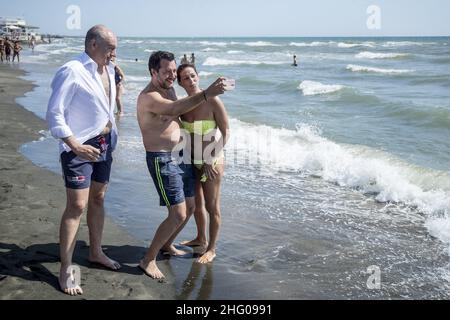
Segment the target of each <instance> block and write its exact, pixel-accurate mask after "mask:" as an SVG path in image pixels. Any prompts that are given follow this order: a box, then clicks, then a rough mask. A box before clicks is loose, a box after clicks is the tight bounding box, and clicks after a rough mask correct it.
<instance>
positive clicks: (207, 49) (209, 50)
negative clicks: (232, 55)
mask: <svg viewBox="0 0 450 320" xmlns="http://www.w3.org/2000/svg"><path fill="white" fill-rule="evenodd" d="M202 51H203V52H212V51H219V49H217V48H210V47H208V48H205V49H202Z"/></svg>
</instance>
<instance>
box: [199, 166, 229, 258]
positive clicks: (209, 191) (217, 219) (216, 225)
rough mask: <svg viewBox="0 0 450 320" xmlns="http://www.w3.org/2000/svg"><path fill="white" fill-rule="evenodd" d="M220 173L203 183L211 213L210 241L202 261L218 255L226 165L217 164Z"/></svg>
mask: <svg viewBox="0 0 450 320" xmlns="http://www.w3.org/2000/svg"><path fill="white" fill-rule="evenodd" d="M215 168H216V170H217V171H218V173H219V174H218V175H217V177H216V178H215V179H214V180H211V179H208V180H206V182H204V183H203V194H204V198H205V207H206V210H207V211H208V213H209V243H208V247H207V249H206V252H205V253H204V254H203V255H202V256H201V257H200V258H199V259H198V262H200V263H208V262H211V261H213V259H214V258H215V256H216V243H217V239H218V237H219V231H220V224H221V212H220V186H221V183H222V177H223V172H224V165H223V164H218V165H216V167H215Z"/></svg>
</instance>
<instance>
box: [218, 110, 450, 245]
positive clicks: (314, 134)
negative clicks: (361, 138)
mask: <svg viewBox="0 0 450 320" xmlns="http://www.w3.org/2000/svg"><path fill="white" fill-rule="evenodd" d="M230 127H231V128H232V130H233V135H232V137H231V139H230V142H229V143H228V145H227V163H228V164H229V165H236V164H240V163H243V164H246V163H258V164H260V165H261V166H262V169H264V170H262V174H269V175H273V176H277V174H278V173H277V172H280V171H282V172H291V173H292V174H297V173H299V172H300V173H302V174H309V175H313V176H316V177H321V178H322V179H324V180H325V181H329V182H331V183H333V184H338V185H340V186H343V187H348V188H354V189H356V190H359V191H360V192H362V193H363V194H371V195H374V196H375V198H376V200H377V201H379V202H382V203H386V202H394V203H402V204H404V205H407V206H409V207H410V208H413V209H415V210H416V209H417V210H418V211H420V212H422V213H423V214H424V215H425V220H426V226H427V228H428V229H429V230H430V233H431V234H432V235H434V236H436V237H438V238H439V239H440V240H442V241H443V242H445V243H450V173H448V172H443V171H437V170H432V169H426V168H423V167H418V166H415V165H412V164H409V163H407V162H405V161H402V160H400V159H398V158H396V157H394V156H392V155H390V154H388V153H385V152H382V151H378V150H375V149H371V148H369V147H364V146H357V145H343V144H338V143H335V142H333V141H331V140H328V139H326V138H324V137H322V136H321V132H320V130H319V129H318V128H315V127H312V126H309V125H306V124H300V125H298V128H297V130H288V129H277V128H273V127H269V126H265V125H253V124H249V123H245V122H242V121H240V120H237V119H231V121H230ZM230 151H231V152H230ZM238 157H240V158H238ZM243 158H245V159H243Z"/></svg>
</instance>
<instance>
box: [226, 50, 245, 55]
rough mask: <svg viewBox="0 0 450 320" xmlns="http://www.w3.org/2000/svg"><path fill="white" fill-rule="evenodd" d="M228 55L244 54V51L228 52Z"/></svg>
mask: <svg viewBox="0 0 450 320" xmlns="http://www.w3.org/2000/svg"><path fill="white" fill-rule="evenodd" d="M227 53H228V54H240V53H245V52H244V51H241V50H229V51H227Z"/></svg>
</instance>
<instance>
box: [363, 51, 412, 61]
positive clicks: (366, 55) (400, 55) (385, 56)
mask: <svg viewBox="0 0 450 320" xmlns="http://www.w3.org/2000/svg"><path fill="white" fill-rule="evenodd" d="M407 56H408V54H407V53H395V52H391V53H382V52H369V51H363V52H360V53H358V54H357V55H355V57H356V58H358V59H396V58H403V57H407Z"/></svg>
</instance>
